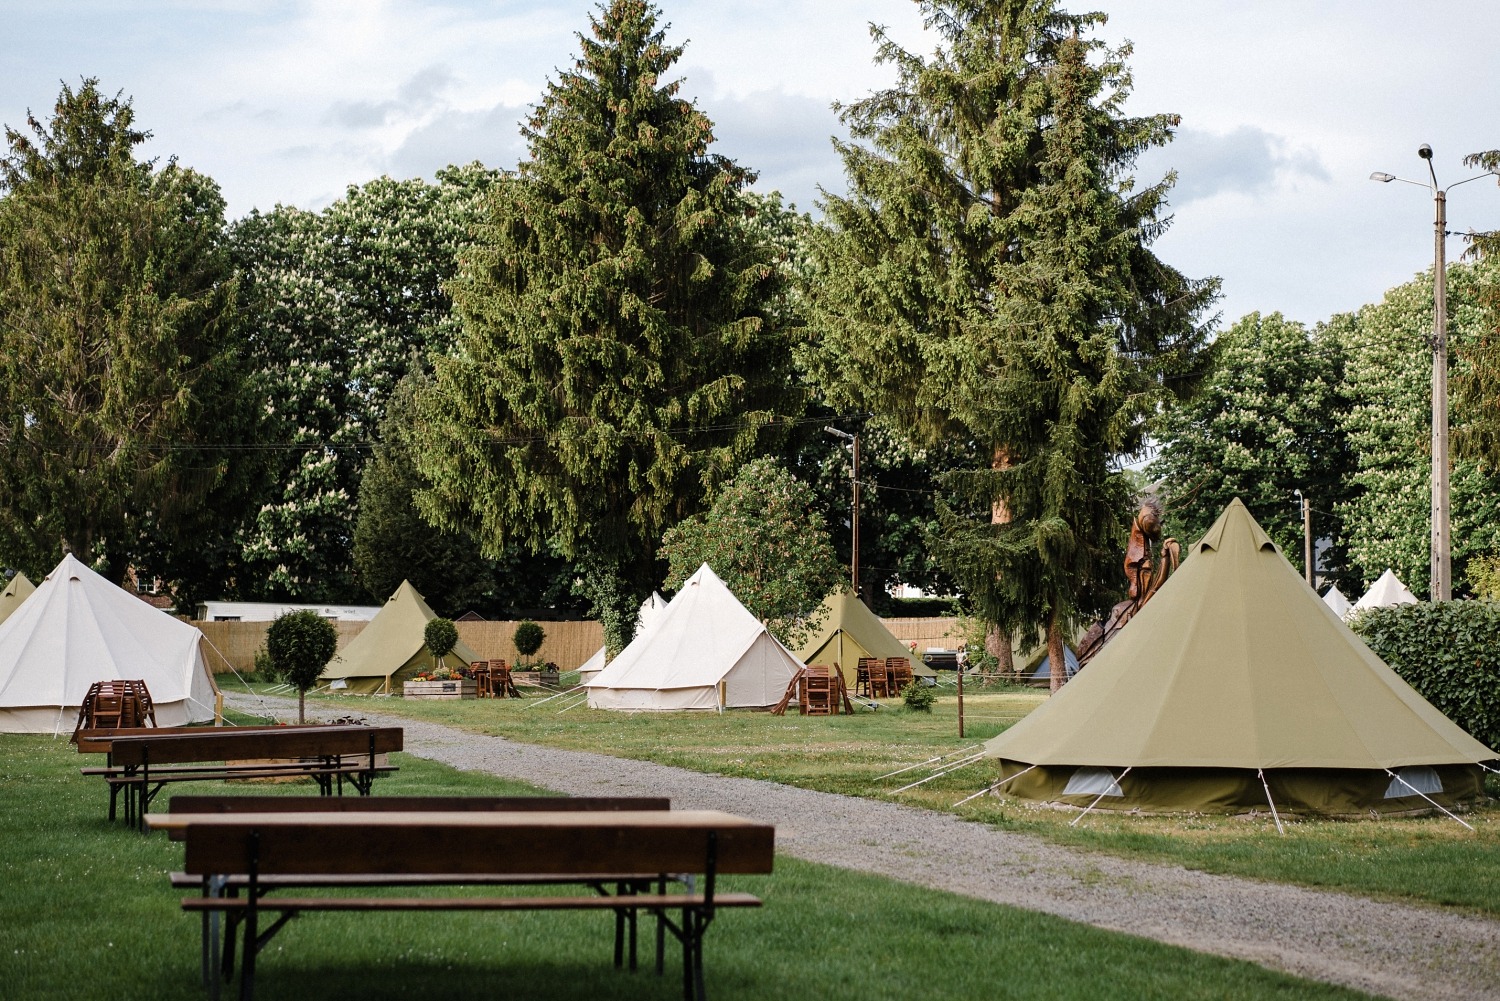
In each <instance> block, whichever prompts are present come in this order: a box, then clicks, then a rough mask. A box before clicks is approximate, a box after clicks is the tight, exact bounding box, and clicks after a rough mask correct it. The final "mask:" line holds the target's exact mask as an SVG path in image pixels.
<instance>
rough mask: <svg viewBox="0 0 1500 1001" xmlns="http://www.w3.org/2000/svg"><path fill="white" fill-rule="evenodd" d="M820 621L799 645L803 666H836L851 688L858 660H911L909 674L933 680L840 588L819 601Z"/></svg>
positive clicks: (927, 669) (907, 649)
mask: <svg viewBox="0 0 1500 1001" xmlns="http://www.w3.org/2000/svg"><path fill="white" fill-rule="evenodd" d="M821 611H822V615H823V617H822V621H821V622H820V624H819V626H818V631H817V633H816V634H815V635H814V636H813V637H812V638H811V639H809V640H808V641H807V642H806V643H804V644H802V648H801V649H800V650H798V651H797V656H798V657H799V658H801V660H802V662H803V663H804V664H837V665H838V666H839V670H841V671H842V672H843V673H844V680H845V681H846V682H847V683H848V684H850V685H853V684H854V673H855V669H856V668H857V667H858V666H859V658H861V657H878V658H880V659H881V660H885V659H886V658H888V657H909V658H911V671H912V674H915V675H919V676H921V677H927V678H931V677H935V676H936V672H935V671H933V669H932V668H930V667H928V666H927V665H926V664H925V663H924V662H923V661H922V660H921V658H919V657H913V656H912V652H911V648H910V647H908V646H907V645H906V644H904V643H902V642H901V641H900V640H898V639H897V638H896V637H895V636H892V635H891V631H890V630H889V629H887V628H886V627H885V623H884V622H881V621H880V617H879V616H877V615H876V614H875V613H874V612H872V611H870V606H869V605H866V604H865V603H864V602H863V601H861V600H860V599H859V598H857V597H855V595H854V593H853V592H852V591H850V590H849V589H848V588H841V589H839V590H838V591H836V592H834V593H833V594H830V595H829V596H828V597H826V598H824V599H823V605H822V608H821Z"/></svg>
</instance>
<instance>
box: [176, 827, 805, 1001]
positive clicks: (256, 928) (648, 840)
mask: <svg viewBox="0 0 1500 1001" xmlns="http://www.w3.org/2000/svg"><path fill="white" fill-rule="evenodd" d="M147 823H148V825H149V826H150V827H152V828H153V829H155V828H161V829H166V830H173V831H176V832H179V833H180V836H181V839H182V840H183V841H184V843H185V851H184V870H185V874H186V876H187V877H188V878H196V879H198V880H200V881H201V886H202V891H201V893H200V895H199V896H196V897H187V898H184V899H183V900H182V907H183V909H184V910H187V911H190V912H199V913H208V912H221V913H224V914H225V915H227V918H228V919H227V921H226V925H225V932H224V945H225V948H224V957H225V964H224V968H225V973H226V975H227V974H228V972H229V971H231V970H232V968H233V956H234V941H235V940H234V935H235V929H236V928H237V927H243V934H242V935H241V936H240V938H241V951H242V952H243V959H242V960H241V968H240V997H241V999H242V1001H250V998H251V997H252V996H253V993H254V976H255V961H256V957H257V955H258V954H259V952H260V951H261V950H262V949H263V948H264V947H265V946H266V944H267V943H268V942H269V941H270V939H271V938H272V937H273V936H274V935H275V934H276V932H277V931H279V930H280V929H281V927H282V926H283V925H284V924H285V923H286V922H287V921H288V920H290V919H291V918H292V917H294V916H296V915H298V914H304V913H308V912H317V911H345V912H372V911H377V912H378V911H424V912H433V911H443V910H457V911H473V910H485V911H512V910H599V911H605V912H609V913H612V914H613V915H614V916H615V964H616V965H617V966H619V965H620V964H621V960H622V956H621V928H622V921H623V922H628V924H629V927H630V931H631V936H630V937H631V942H632V966H633V965H634V950H633V943H634V939H635V934H634V928H635V921H636V917H637V914H638V913H639V912H640V911H645V912H647V913H649V914H653V915H655V916H656V918H657V921H658V941H660V938H661V935H662V934H663V929H664V930H665V931H669V932H671V933H672V934H673V935H674V936H675V937H676V938H677V939H678V940H679V941H680V942H681V943H682V949H683V995H684V997H686V998H696V999H699V1001H702V999H703V998H704V997H705V996H706V995H705V987H704V976H703V935H704V932H705V930H706V929H707V927H708V925H709V923H710V922H711V921H712V920H713V918H714V916H715V913H716V910H717V909H718V908H720V907H758V906H759V905H760V900H759V899H758V898H756V897H754V896H752V895H750V894H745V893H718V892H717V891H716V886H715V881H716V879H717V877H718V875H719V874H720V873H769V872H770V871H771V868H772V863H773V858H774V841H775V829H774V828H773V827H771V826H770V825H768V824H761V823H757V822H754V821H751V820H746V819H744V818H742V817H736V816H733V815H731V814H726V813H720V812H717V811H711V810H660V809H647V810H617V811H609V810H597V811H595V810H586V809H585V810H565V809H559V810H524V811H518V810H462V811H460V810H413V811H389V812H376V811H359V810H343V811H337V812H286V811H279V812H262V813H237V812H230V813H223V812H195V813H187V814H179V813H175V812H174V813H171V814H166V815H157V816H153V817H149V818H147ZM414 844H420V845H422V846H423V848H422V851H421V852H413V851H412V850H411V846H412V845H414ZM517 845H527V846H528V848H527V850H526V851H525V852H524V853H519V852H517V851H516V850H515V846H517ZM435 860H436V861H435ZM682 874H686V875H687V876H689V877H692V878H690V879H689V880H688V881H687V888H686V889H685V890H684V891H682V892H675V893H668V892H666V882H667V880H668V879H669V878H672V877H674V876H678V875H682ZM700 876H701V881H699V880H698V879H697V877H700ZM230 879H234V880H236V881H238V886H239V887H240V888H242V889H243V891H244V892H243V895H239V896H225V895H223V891H224V889H225V888H226V885H227V881H228V880H230ZM278 880H279V881H283V882H282V884H281V885H280V886H279V887H276V886H275V881H278ZM266 881H270V882H271V885H263V882H266ZM533 882H549V883H559V884H574V885H579V886H585V887H590V888H592V889H594V890H595V892H596V894H597V895H594V896H577V895H574V896H499V897H475V896H468V895H455V896H424V897H388V896H376V897H358V896H350V895H348V890H349V888H350V887H401V886H410V885H413V884H418V883H420V884H422V885H430V886H455V887H470V886H484V885H496V884H503V883H519V884H525V883H533ZM606 882H616V884H617V885H616V887H615V892H613V893H605V892H604V890H605V888H604V887H603V884H604V883H606ZM288 885H295V886H297V887H298V888H307V889H317V888H321V887H338V888H340V889H341V890H342V891H343V892H342V893H341V894H340V895H338V896H301V897H295V898H294V897H287V896H281V895H274V896H267V894H266V890H267V889H271V888H273V887H274V888H281V889H285V888H287V886H288ZM653 885H654V887H655V889H654V890H652V889H650V887H651V886H653ZM267 914H274V915H275V918H274V920H273V921H272V923H271V924H270V925H269V927H267V928H266V929H264V930H261V928H260V918H261V916H262V915H267ZM205 967H206V969H207V968H211V967H210V964H208V963H207V961H205ZM658 972H661V956H660V952H658ZM212 982H213V985H214V987H215V994H217V985H218V978H217V977H213V978H212Z"/></svg>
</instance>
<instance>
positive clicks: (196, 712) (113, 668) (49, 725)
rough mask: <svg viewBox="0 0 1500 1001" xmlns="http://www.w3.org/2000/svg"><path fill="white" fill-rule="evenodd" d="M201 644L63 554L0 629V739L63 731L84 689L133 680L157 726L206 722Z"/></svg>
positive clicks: (206, 678) (210, 693) (208, 690)
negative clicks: (147, 698)
mask: <svg viewBox="0 0 1500 1001" xmlns="http://www.w3.org/2000/svg"><path fill="white" fill-rule="evenodd" d="M202 640H203V634H202V633H201V632H199V631H198V629H197V628H196V627H195V626H190V625H188V624H187V623H186V622H183V621H181V620H180V619H175V618H173V617H172V616H170V615H168V614H167V613H166V612H163V611H160V610H159V609H156V608H152V607H151V606H150V605H148V604H146V603H145V602H144V601H142V600H140V599H139V598H137V597H136V596H135V595H133V594H130V593H129V592H127V591H124V590H122V589H121V588H119V587H116V586H115V585H114V584H111V583H110V582H109V581H107V580H105V579H104V578H103V577H100V576H99V575H98V574H96V573H94V571H92V570H90V569H89V568H88V567H86V566H84V565H83V564H82V563H80V562H79V561H78V560H77V559H76V558H74V557H73V555H72V554H69V555H67V556H64V557H63V559H62V562H61V563H59V564H58V565H57V567H56V568H55V569H54V570H53V571H52V572H51V573H50V574H48V575H47V579H46V580H44V581H42V583H41V584H40V585H39V586H38V587H37V589H36V591H35V592H33V593H32V595H31V597H29V598H27V599H26V600H25V601H24V602H22V604H21V605H20V606H19V607H18V608H17V609H16V610H15V611H14V612H13V613H12V614H11V615H10V617H9V618H7V619H6V620H5V621H4V622H3V623H0V732H5V733H52V734H57V733H68V732H70V731H71V730H72V729H73V724H74V721H75V720H76V719H77V716H78V707H79V706H80V705H81V704H82V703H83V697H84V695H86V694H87V693H88V690H89V686H90V685H91V684H93V683H94V682H96V681H121V680H132V679H137V678H138V679H141V680H143V681H145V683H146V689H147V690H148V691H149V692H150V693H151V701H152V704H153V705H154V706H155V708H156V722H157V725H159V726H181V725H183V724H185V723H199V722H207V721H208V720H211V719H213V718H214V701H215V695H216V693H217V691H218V689H217V687H216V686H215V685H214V680H213V675H212V674H210V673H209V670H208V664H207V663H206V662H205V661H204V659H203V650H202V647H201V646H200V644H201V642H202Z"/></svg>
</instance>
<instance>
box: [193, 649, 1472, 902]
mask: <svg viewBox="0 0 1500 1001" xmlns="http://www.w3.org/2000/svg"><path fill="white" fill-rule="evenodd" d="M221 680H222V679H221ZM564 680H565V681H566V680H567V676H565V677H564ZM945 691H946V692H949V693H951V692H952V689H945ZM315 698H318V699H319V700H320V701H322V702H323V703H325V704H329V705H337V706H339V707H341V710H342V708H343V707H347V708H348V709H349V711H351V712H354V713H355V714H358V712H359V711H360V710H361V709H362V708H364V707H366V706H367V707H368V709H369V711H371V712H388V713H394V714H399V715H402V716H407V717H410V718H413V719H423V720H429V721H432V722H440V723H446V724H450V725H453V726H457V727H462V728H465V729H469V730H473V731H475V732H479V733H486V734H495V735H499V736H505V737H511V738H514V739H516V740H523V741H528V742H530V743H535V744H544V745H547V746H551V747H560V748H567V749H571V750H581V751H599V750H601V749H604V750H607V752H608V753H610V754H614V755H618V756H620V757H625V758H638V759H641V760H646V761H656V762H660V763H662V764H669V765H678V766H681V767H684V768H693V769H697V770H699V771H707V772H715V773H719V774H723V775H738V776H745V777H749V778H758V779H769V780H772V781H776V782H783V783H787V784H790V785H796V786H802V787H805V788H809V789H818V790H821V791H824V792H834V793H843V794H846V795H854V796H869V797H873V798H877V799H888V800H894V801H898V802H903V803H910V804H912V805H915V806H923V807H927V808H929V809H934V810H945V811H948V812H952V813H956V814H958V815H960V816H964V817H968V818H971V819H974V820H979V821H982V822H985V823H989V824H994V825H996V826H998V827H1003V828H1005V829H1007V830H1016V831H1023V832H1026V833H1031V834H1036V835H1038V836H1041V837H1045V838H1049V839H1051V840H1054V841H1060V842H1064V843H1067V844H1072V845H1077V846H1080V847H1084V848H1089V849H1092V850H1097V851H1102V852H1108V853H1110V854H1115V855H1122V856H1126V857H1134V858H1145V859H1153V860H1162V861H1169V862H1175V863H1178V864H1180V865H1185V866H1188V867H1190V868H1195V869H1203V870H1206V871H1209V872H1218V873H1230V874H1235V875H1242V876H1250V877H1254V878H1259V879H1268V880H1275V881H1279V882H1289V883H1299V884H1303V885H1307V886H1319V887H1330V888H1336V889H1343V890H1349V891H1352V892H1356V893H1362V894H1367V895H1372V896H1384V897H1391V898H1403V899H1414V900H1420V901H1426V902H1429V903H1435V904H1442V905H1450V906H1458V907H1464V908H1471V909H1474V910H1478V911H1483V912H1487V913H1490V914H1500V806H1497V805H1496V804H1494V803H1491V804H1490V805H1488V806H1486V807H1484V808H1481V809H1479V810H1475V811H1473V812H1471V813H1468V814H1466V815H1465V818H1464V819H1465V820H1467V821H1468V822H1469V823H1470V824H1472V825H1473V826H1474V828H1475V830H1474V831H1473V832H1470V831H1467V830H1465V829H1464V828H1463V827H1461V826H1459V825H1458V824H1456V823H1454V822H1453V821H1452V820H1449V819H1448V818H1446V817H1442V816H1437V817H1424V818H1406V819H1397V820H1367V821H1357V822H1351V821H1328V820H1323V821H1319V820H1306V821H1294V822H1290V823H1289V824H1288V828H1287V835H1286V836H1285V837H1282V836H1280V835H1278V834H1277V833H1276V828H1275V825H1274V824H1273V823H1272V821H1271V818H1270V817H1269V815H1267V816H1265V817H1260V818H1236V817H1215V816H1189V817H1129V816H1117V815H1111V814H1108V813H1106V812H1103V811H1095V812H1094V813H1091V814H1089V815H1088V817H1086V818H1085V819H1084V820H1083V822H1082V823H1080V824H1079V825H1078V826H1077V827H1070V826H1069V821H1071V820H1072V819H1073V818H1074V816H1075V815H1074V814H1072V813H1064V812H1059V811H1055V810H1048V809H1043V808H1039V807H1036V806H1034V805H1030V804H1026V803H1022V802H1020V801H1017V800H1003V799H996V798H994V797H989V796H984V797H980V798H979V799H976V800H974V801H972V802H970V803H968V804H965V805H964V806H955V804H956V803H957V801H959V800H960V799H963V798H964V797H965V796H967V795H969V794H970V793H972V792H977V791H978V790H980V789H982V788H984V786H985V785H987V784H988V783H989V782H991V781H993V780H994V768H993V765H992V764H990V763H988V762H984V761H981V762H978V763H976V764H973V765H970V766H966V767H964V768H962V769H960V770H958V771H956V772H954V773H952V774H951V775H947V776H944V777H941V778H938V779H935V780H933V781H932V782H929V783H926V784H924V785H921V786H917V787H916V788H914V789H910V790H907V791H905V792H896V790H897V789H899V788H900V787H901V786H902V785H905V784H906V783H908V782H912V781H916V780H917V779H919V778H923V777H925V776H927V775H928V774H930V771H928V770H925V769H914V770H912V771H910V772H908V773H904V774H902V775H899V776H894V777H892V778H886V779H881V778H880V776H881V775H883V774H884V773H886V772H890V771H892V770H894V769H898V768H902V767H904V766H908V765H913V764H916V763H918V762H921V761H924V760H926V759H929V758H932V757H935V756H939V755H945V754H952V755H954V757H953V758H952V759H951V760H959V758H961V757H962V756H963V755H962V754H961V753H959V752H962V751H963V750H964V749H966V748H973V747H974V745H976V744H978V743H979V742H980V741H982V740H984V739H986V738H988V737H991V736H994V735H995V734H996V733H999V732H1000V731H1001V730H1002V729H1004V728H1005V727H1007V726H1009V725H1010V724H1011V723H1012V722H1014V721H1015V720H1017V719H1020V718H1021V717H1022V716H1024V715H1025V714H1026V713H1027V712H1029V711H1030V710H1031V709H1033V708H1035V707H1036V706H1037V705H1040V704H1041V702H1042V701H1043V700H1044V699H1045V698H1046V694H1045V692H1042V691H1039V690H1032V689H1020V690H1018V689H1004V690H1000V691H993V692H987V691H983V690H981V692H980V693H979V694H976V695H971V696H966V698H965V700H964V701H965V718H966V720H967V722H968V725H967V726H966V727H965V739H963V740H960V739H959V738H958V712H957V700H956V699H955V698H954V697H953V695H952V694H947V695H945V696H944V697H942V698H940V699H939V700H938V702H937V704H936V705H935V706H934V707H933V710H934V711H933V712H932V713H930V714H927V713H914V712H910V711H908V710H906V709H904V708H899V709H898V708H895V706H896V705H898V704H899V703H897V702H893V703H892V706H891V708H888V709H885V710H882V711H880V712H874V713H872V712H858V713H856V714H855V715H853V716H836V717H803V716H797V715H795V714H792V713H789V714H788V715H786V716H784V717H777V716H771V715H769V714H766V713H750V712H731V713H725V714H723V715H718V714H714V713H661V714H654V713H636V714H630V713H614V712H606V711H595V710H590V709H588V708H587V707H586V706H578V707H577V708H572V709H567V710H566V711H559V707H561V706H563V705H566V704H567V703H566V701H565V700H561V699H559V700H556V701H554V702H550V703H540V702H539V701H538V700H536V699H531V698H528V699H522V700H520V701H516V700H511V699H493V700H490V699H485V700H471V701H467V702H443V701H418V700H404V699H395V698H393V699H372V700H359V699H351V698H339V697H336V696H316V697H315ZM1489 789H1490V792H1491V794H1492V795H1500V784H1497V782H1496V781H1495V777H1494V776H1491V777H1490V783H1489Z"/></svg>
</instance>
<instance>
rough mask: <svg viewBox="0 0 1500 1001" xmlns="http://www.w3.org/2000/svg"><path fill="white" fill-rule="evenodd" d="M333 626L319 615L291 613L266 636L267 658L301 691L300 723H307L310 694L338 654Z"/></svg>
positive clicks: (312, 612) (288, 681)
mask: <svg viewBox="0 0 1500 1001" xmlns="http://www.w3.org/2000/svg"><path fill="white" fill-rule="evenodd" d="M338 646H339V634H338V630H337V629H335V628H334V627H333V623H332V622H329V621H328V620H327V619H325V618H323V617H322V616H321V615H319V614H318V613H317V612H314V611H308V610H304V611H301V612H287V613H286V614H285V615H282V616H280V617H279V618H277V620H276V621H275V622H272V623H271V628H270V629H269V630H267V632H266V654H267V656H268V657H269V658H270V661H271V666H272V668H273V669H274V670H275V672H276V674H277V676H278V677H280V678H281V679H283V680H284V681H286V683H287V684H289V685H293V686H295V687H296V689H297V722H298V723H305V722H307V690H308V689H309V688H312V686H314V685H316V684H317V683H318V675H320V674H322V673H323V668H325V667H327V666H328V662H329V661H330V660H332V659H333V655H334V653H335V652H336V651H337V650H338Z"/></svg>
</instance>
